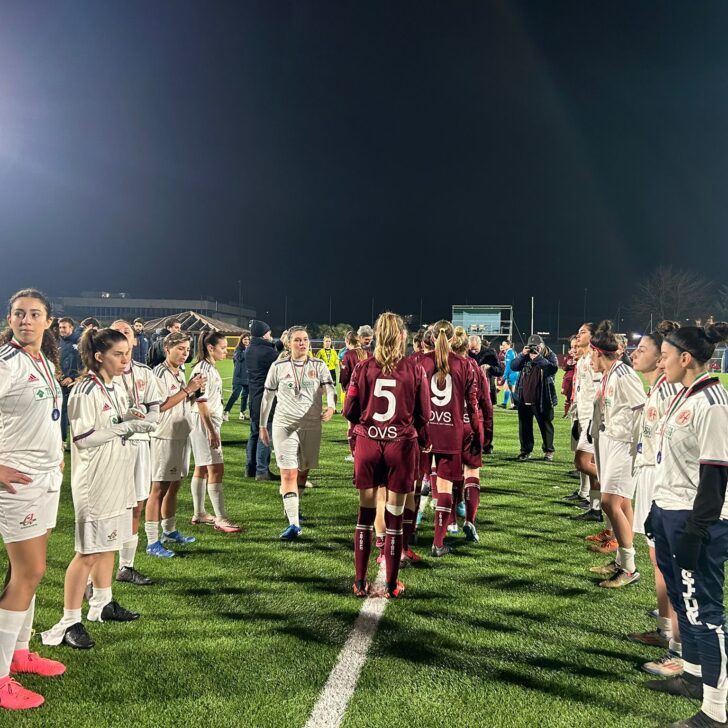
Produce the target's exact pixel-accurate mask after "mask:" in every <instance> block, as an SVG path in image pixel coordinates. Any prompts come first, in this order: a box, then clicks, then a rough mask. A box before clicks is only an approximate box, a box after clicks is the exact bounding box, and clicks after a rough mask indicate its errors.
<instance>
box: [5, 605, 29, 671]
mask: <svg viewBox="0 0 728 728" xmlns="http://www.w3.org/2000/svg"><path fill="white" fill-rule="evenodd" d="M27 613H28V611H27V610H26V609H24V610H23V611H22V612H13V611H11V610H9V609H0V679H1V678H4V677H7V676H8V675H9V674H10V662H11V660H12V659H13V652H15V645H16V644H17V643H18V635H19V634H20V630H21V629H22V628H23V622H25V616H26V614H27Z"/></svg>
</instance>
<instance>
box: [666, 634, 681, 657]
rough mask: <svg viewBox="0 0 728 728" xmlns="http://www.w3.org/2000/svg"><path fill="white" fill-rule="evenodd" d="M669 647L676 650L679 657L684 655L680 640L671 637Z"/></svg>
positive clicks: (673, 650)
mask: <svg viewBox="0 0 728 728" xmlns="http://www.w3.org/2000/svg"><path fill="white" fill-rule="evenodd" d="M667 649H668V650H670V652H674V653H675V654H676V655H678V656H679V657H682V642H678V641H677V640H675V639H673V638H672V637H670V642H669V643H668V645H667Z"/></svg>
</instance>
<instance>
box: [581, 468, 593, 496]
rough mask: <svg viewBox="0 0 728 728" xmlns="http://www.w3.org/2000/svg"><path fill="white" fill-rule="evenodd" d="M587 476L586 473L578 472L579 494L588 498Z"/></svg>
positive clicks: (589, 493)
mask: <svg viewBox="0 0 728 728" xmlns="http://www.w3.org/2000/svg"><path fill="white" fill-rule="evenodd" d="M590 487H591V486H590V485H589V476H588V475H587V474H586V473H579V495H580V496H581V497H582V498H589V496H590V495H591V492H590Z"/></svg>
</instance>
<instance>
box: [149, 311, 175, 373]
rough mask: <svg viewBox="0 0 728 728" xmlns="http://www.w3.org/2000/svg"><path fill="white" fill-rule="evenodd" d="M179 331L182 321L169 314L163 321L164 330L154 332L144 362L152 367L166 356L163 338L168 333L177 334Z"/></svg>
mask: <svg viewBox="0 0 728 728" xmlns="http://www.w3.org/2000/svg"><path fill="white" fill-rule="evenodd" d="M180 331H182V322H181V321H180V320H179V319H176V318H174V316H170V317H169V318H168V319H167V320H166V321H165V322H164V330H163V331H162V332H161V333H158V334H155V336H154V337H153V338H152V342H151V344H150V346H149V353H148V354H147V362H146V363H147V364H148V365H149V366H150V367H152V369H153V368H154V367H156V366H158V365H159V364H161V363H162V362H163V361H164V360H165V359H166V358H167V352H166V351H165V350H164V340H165V338H166V337H167V336H169V334H178V333H179V332H180Z"/></svg>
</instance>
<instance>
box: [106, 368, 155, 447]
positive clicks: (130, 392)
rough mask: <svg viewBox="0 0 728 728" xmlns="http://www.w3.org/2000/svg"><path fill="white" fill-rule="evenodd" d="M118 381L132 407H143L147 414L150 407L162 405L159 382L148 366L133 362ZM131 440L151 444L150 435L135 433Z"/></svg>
mask: <svg viewBox="0 0 728 728" xmlns="http://www.w3.org/2000/svg"><path fill="white" fill-rule="evenodd" d="M116 379H118V380H119V382H120V384H121V386H122V387H123V388H124V391H125V392H126V396H127V398H128V400H129V402H130V403H131V406H132V407H139V406H140V405H143V408H144V410H145V413H146V410H148V409H149V407H151V406H152V405H155V404H157V405H159V404H162V401H163V400H164V397H162V393H161V392H160V391H159V384H158V381H159V380H158V379H157V377H155V376H154V372H153V371H152V370H151V368H150V367H148V366H147V365H146V364H140V363H139V362H137V361H132V363H131V367H130V368H129V371H128V372H124V373H123V374H122V375H121V376H120V377H117V378H116ZM129 439H130V440H144V441H146V442H149V433H148V432H135V433H134V434H133V435H132V436H131V437H130V438H129Z"/></svg>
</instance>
